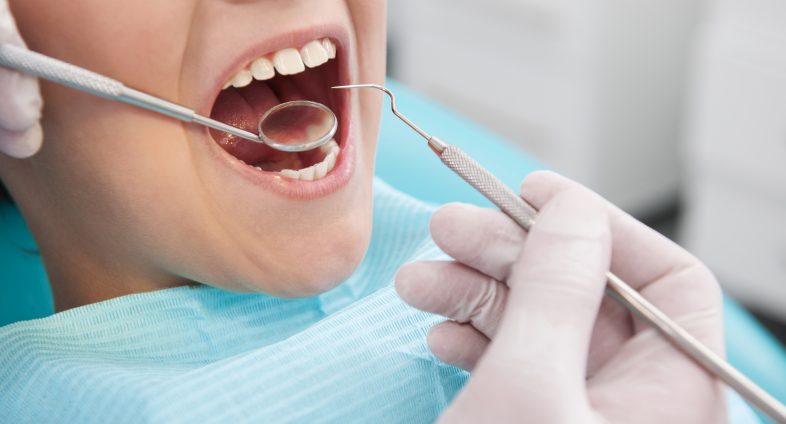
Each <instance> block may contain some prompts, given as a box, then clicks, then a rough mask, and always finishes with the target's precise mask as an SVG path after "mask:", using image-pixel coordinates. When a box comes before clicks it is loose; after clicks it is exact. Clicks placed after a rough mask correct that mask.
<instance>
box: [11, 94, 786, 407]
mask: <svg viewBox="0 0 786 424" xmlns="http://www.w3.org/2000/svg"><path fill="white" fill-rule="evenodd" d="M390 87H391V88H393V89H394V90H395V91H396V93H397V96H398V103H399V108H400V109H401V110H402V111H403V112H404V113H406V114H407V115H409V116H410V118H412V119H413V120H414V121H415V122H418V123H419V124H420V125H422V126H423V128H424V129H425V130H426V131H429V132H432V133H433V134H435V135H438V136H440V137H442V138H444V139H446V140H449V141H450V142H451V143H454V144H456V145H458V146H460V147H462V148H463V149H465V150H466V151H467V152H468V153H469V154H470V155H472V156H473V157H475V158H476V159H477V160H478V161H479V162H481V163H482V164H485V165H486V166H488V167H489V168H490V169H491V170H492V171H493V172H494V173H496V174H497V175H498V176H499V177H500V178H501V179H502V180H503V181H504V182H505V183H507V184H508V185H510V186H511V187H513V188H515V189H518V184H519V182H520V181H521V180H522V179H523V178H524V176H525V175H527V174H528V173H530V172H532V171H534V170H536V169H541V168H543V167H542V166H541V165H540V164H539V163H538V162H537V161H535V160H534V159H532V158H531V157H529V156H527V155H526V154H525V153H524V152H522V151H520V150H517V149H516V148H515V147H513V146H511V145H510V144H509V143H506V142H505V141H504V140H502V139H500V138H498V137H495V136H494V135H492V134H490V133H488V132H487V131H485V130H483V129H482V128H480V127H478V126H477V125H474V124H472V123H471V122H469V121H468V120H466V119H463V118H461V117H460V116H457V115H456V114H454V113H451V112H450V111H448V110H447V109H445V108H444V107H441V106H439V105H437V104H435V103H433V102H431V101H428V100H426V99H425V98H423V97H421V96H418V95H417V94H415V93H413V92H411V91H409V90H407V89H406V88H404V87H402V86H401V85H399V84H396V83H394V82H390ZM377 157H378V160H377V175H379V176H380V177H381V178H382V179H383V180H385V181H387V182H388V183H390V184H391V185H393V186H394V187H396V188H398V189H400V190H402V191H404V192H407V193H409V194H411V195H413V196H415V197H417V198H420V199H422V200H425V201H428V202H432V203H435V204H441V203H447V202H451V201H462V202H468V203H474V204H479V205H485V206H488V205H489V203H488V201H486V200H485V199H484V198H483V197H481V196H480V195H479V194H477V193H476V192H475V191H474V190H472V189H471V188H469V187H468V186H467V185H466V184H465V183H464V182H463V181H461V180H460V179H459V178H458V177H456V176H455V175H454V174H452V173H451V172H450V171H448V170H446V169H445V168H444V167H442V166H441V164H440V162H439V160H438V159H437V158H436V157H434V155H432V154H431V153H430V152H429V150H428V149H427V148H426V147H425V145H424V142H423V140H422V139H420V138H418V136H417V135H416V134H415V133H414V132H412V131H411V130H410V129H409V128H408V127H406V126H404V124H402V123H401V122H400V121H398V120H396V119H395V118H393V117H392V115H391V114H389V113H385V114H384V119H383V123H382V131H381V136H380V141H379V152H378V155H377ZM724 308H725V310H724V311H725V319H726V324H725V325H726V341H727V354H728V357H729V359H730V361H731V362H732V363H733V364H734V365H735V366H737V367H738V368H739V369H740V370H741V371H742V372H744V373H745V374H747V375H749V376H750V377H751V378H753V379H754V380H755V381H757V382H758V383H759V384H761V385H762V386H763V387H764V388H765V389H766V390H768V391H769V392H770V393H772V394H774V395H775V396H776V397H778V398H779V399H780V400H781V401H785V402H786V378H785V377H786V350H785V349H784V347H783V346H781V345H780V344H779V343H778V342H777V341H776V340H775V339H774V338H773V337H772V336H771V335H770V334H769V333H767V331H766V330H764V328H763V327H762V326H761V325H759V323H758V322H756V321H755V319H754V318H753V317H751V315H750V314H748V313H747V312H746V311H745V310H744V309H743V308H741V307H740V306H739V305H738V304H737V303H735V302H734V301H733V300H732V299H729V298H726V299H725V304H724ZM51 313H52V297H51V294H50V292H49V287H48V283H47V280H46V273H45V271H44V268H43V265H42V264H41V260H40V257H39V256H38V254H37V253H36V246H35V243H34V241H33V240H32V237H31V236H30V234H29V232H28V231H27V228H26V226H25V224H24V221H23V220H22V218H21V217H20V215H19V213H18V211H17V210H16V208H14V207H13V206H12V205H9V204H2V205H0V325H5V324H8V323H11V322H15V321H20V320H27V319H33V318H38V317H43V316H47V315H49V314H51Z"/></svg>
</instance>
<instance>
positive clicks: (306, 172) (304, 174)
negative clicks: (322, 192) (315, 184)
mask: <svg viewBox="0 0 786 424" xmlns="http://www.w3.org/2000/svg"><path fill="white" fill-rule="evenodd" d="M315 173H316V169H314V167H313V166H309V167H308V168H305V169H301V170H300V171H298V174H300V175H299V177H300V179H301V180H305V181H312V180H313V179H314V174H315Z"/></svg>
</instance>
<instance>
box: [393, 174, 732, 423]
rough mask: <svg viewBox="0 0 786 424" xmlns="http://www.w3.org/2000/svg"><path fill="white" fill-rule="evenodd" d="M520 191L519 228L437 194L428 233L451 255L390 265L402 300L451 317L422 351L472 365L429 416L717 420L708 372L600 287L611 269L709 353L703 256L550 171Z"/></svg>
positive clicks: (712, 295)
mask: <svg viewBox="0 0 786 424" xmlns="http://www.w3.org/2000/svg"><path fill="white" fill-rule="evenodd" d="M522 193H523V196H524V197H525V199H526V200H528V201H529V202H530V203H531V204H533V205H534V206H535V207H537V208H538V209H540V211H541V212H540V214H539V216H538V219H537V222H536V224H535V225H534V226H533V228H532V230H531V232H530V233H529V234H528V235H527V234H526V233H525V232H524V231H522V230H521V229H520V228H519V227H518V226H517V225H516V224H514V223H513V222H512V221H511V220H510V219H509V218H507V217H506V216H504V215H503V214H502V213H501V212H498V211H494V210H489V209H481V208H477V207H473V206H468V205H460V204H454V205H448V206H445V207H443V208H442V209H440V210H439V211H437V212H436V214H435V215H434V217H433V219H432V222H431V232H432V235H433V237H434V240H435V242H436V243H437V244H438V245H439V246H440V247H441V248H442V249H443V250H444V251H445V252H446V253H447V254H449V255H450V256H451V257H453V258H454V259H455V261H451V262H444V261H443V262H419V263H413V264H409V265H407V266H405V267H403V268H402V269H401V271H400V272H399V274H398V276H397V278H396V287H397V290H398V292H399V294H400V295H401V297H402V298H403V299H404V300H405V301H407V302H408V303H410V304H411V305H413V306H414V307H417V308H419V309H422V310H425V311H430V312H434V313H438V314H441V315H444V316H447V317H449V318H451V319H452V321H447V322H445V323H442V324H440V325H437V326H435V327H434V328H433V329H432V330H431V332H430V334H429V338H428V342H429V346H430V348H431V349H432V351H433V352H434V353H435V354H436V355H437V356H438V357H439V358H440V359H442V360H443V361H445V362H448V363H452V364H455V365H457V366H460V367H463V368H465V369H467V370H471V371H472V373H471V378H470V381H469V382H468V383H467V386H466V387H465V388H464V390H463V391H462V392H461V393H460V394H459V395H458V396H457V397H456V399H455V400H454V402H453V404H452V405H451V406H450V407H449V408H448V410H447V411H446V412H445V413H444V414H443V416H442V417H441V422H445V423H453V422H467V423H481V422H488V423H492V422H493V423H505V422H532V423H549V422H561V423H585V422H600V421H606V422H631V423H647V422H652V423H664V422H666V423H670V424H674V423H680V422H685V423H710V422H721V421H723V422H725V403H724V396H723V390H722V388H721V386H720V384H719V383H718V382H717V381H716V380H714V379H713V378H712V377H711V376H710V375H709V374H707V373H706V372H705V371H704V370H703V369H701V368H700V367H699V366H698V365H696V364H695V363H694V362H692V361H691V360H690V359H688V358H687V357H686V356H685V355H683V354H682V353H680V352H679V351H677V350H676V349H675V348H673V347H672V346H671V345H670V344H669V343H668V342H666V341H665V340H664V339H663V338H662V337H661V336H660V335H659V334H657V333H656V332H655V331H654V330H652V329H650V328H649V327H648V326H647V325H646V324H644V323H643V322H641V321H639V320H638V319H633V318H632V317H631V315H630V314H629V313H628V312H627V311H626V310H625V309H624V308H623V307H622V306H620V305H619V304H618V303H616V302H615V301H614V300H613V299H611V298H610V297H608V296H605V297H604V296H603V293H604V286H605V277H604V274H605V273H606V272H607V271H608V270H609V269H611V270H612V271H613V272H614V273H616V274H617V275H618V276H619V277H621V278H622V279H623V280H625V281H626V282H628V283H629V284H631V285H632V286H633V287H634V288H636V289H638V290H639V291H640V292H641V293H642V294H643V295H644V297H646V298H647V299H648V300H650V301H651V302H652V303H654V304H655V305H656V306H657V307H659V308H660V309H661V310H663V311H664V312H665V313H666V314H667V315H669V316H671V317H672V318H673V319H675V320H676V321H677V322H678V323H680V324H681V325H682V326H684V327H685V328H686V329H687V330H688V331H689V332H691V333H692V334H693V335H695V336H696V337H697V338H699V339H700V340H701V341H702V342H704V343H705V344H706V345H707V346H709V347H710V348H712V349H713V350H715V351H716V352H722V351H723V333H722V304H721V294H720V290H719V287H718V285H717V283H716V281H715V279H714V277H713V276H712V274H711V273H710V272H709V271H708V270H707V268H705V267H704V266H703V265H702V264H701V263H700V262H699V261H698V260H697V259H696V258H694V257H693V256H691V255H690V254H689V253H688V252H686V251H684V250H683V249H681V248H680V247H678V246H677V245H675V244H673V243H672V242H670V241H669V240H668V239H666V238H664V237H662V236H661V235H659V234H658V233H656V232H655V231H653V230H651V229H649V228H647V227H646V226H644V225H643V224H641V223H639V222H638V221H636V220H635V219H633V218H632V217H630V216H628V215H626V214H624V213H623V212H622V211H620V210H619V209H617V208H615V207H613V206H611V205H610V204H608V203H607V202H605V201H604V200H602V199H601V198H600V197H599V196H597V195H595V194H594V193H592V192H590V191H589V190H588V189H586V188H583V187H581V186H579V185H578V184H577V183H574V182H571V181H569V180H567V179H565V178H562V177H560V176H558V175H556V174H553V173H548V172H539V173H535V174H533V175H531V176H529V177H528V178H527V179H526V180H525V181H524V183H523V185H522Z"/></svg>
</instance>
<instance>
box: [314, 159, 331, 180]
mask: <svg viewBox="0 0 786 424" xmlns="http://www.w3.org/2000/svg"><path fill="white" fill-rule="evenodd" d="M327 171H328V169H327V162H325V161H322V162H320V163H318V164H316V165H314V179H320V178H322V177H324V176H325V174H327Z"/></svg>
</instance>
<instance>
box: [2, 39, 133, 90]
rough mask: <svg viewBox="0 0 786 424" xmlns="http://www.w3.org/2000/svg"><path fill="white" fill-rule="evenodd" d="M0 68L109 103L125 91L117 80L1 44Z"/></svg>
mask: <svg viewBox="0 0 786 424" xmlns="http://www.w3.org/2000/svg"><path fill="white" fill-rule="evenodd" d="M0 66H3V67H5V68H9V69H13V70H15V71H19V72H22V73H25V74H30V75H34V76H36V77H39V78H43V79H46V80H49V81H53V82H56V83H58V84H62V85H65V86H67V87H71V88H75V89H77V90H81V91H86V92H88V93H90V94H95V95H96V96H100V97H104V98H107V99H112V100H117V99H118V97H119V96H120V95H121V94H122V93H123V89H124V88H125V86H124V85H123V84H122V83H120V82H119V81H115V80H113V79H111V78H108V77H105V76H103V75H99V74H97V73H95V72H92V71H88V70H87V69H83V68H80V67H78V66H74V65H71V64H70V63H65V62H63V61H61V60H57V59H54V58H51V57H49V56H45V55H42V54H40V53H36V52H34V51H31V50H27V49H25V48H22V47H19V46H14V45H11V44H2V45H0Z"/></svg>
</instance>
